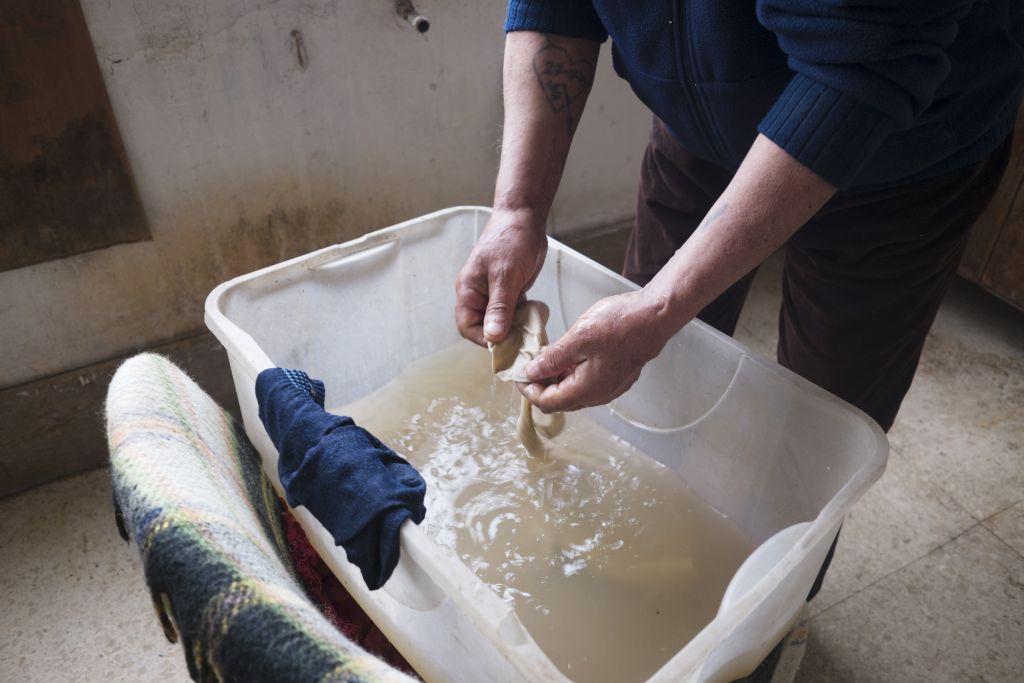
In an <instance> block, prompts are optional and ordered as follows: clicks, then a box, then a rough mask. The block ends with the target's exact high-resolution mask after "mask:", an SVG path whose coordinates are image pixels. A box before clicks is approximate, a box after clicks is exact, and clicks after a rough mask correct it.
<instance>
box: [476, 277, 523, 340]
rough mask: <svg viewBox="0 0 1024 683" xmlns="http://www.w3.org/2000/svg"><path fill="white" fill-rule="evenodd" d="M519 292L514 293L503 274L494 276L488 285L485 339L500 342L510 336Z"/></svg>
mask: <svg viewBox="0 0 1024 683" xmlns="http://www.w3.org/2000/svg"><path fill="white" fill-rule="evenodd" d="M518 296H519V292H513V291H512V290H511V288H510V287H509V286H508V284H507V281H506V278H505V276H504V274H502V273H496V274H492V275H491V277H490V281H489V282H488V283H487V308H486V309H485V310H484V337H485V338H486V339H487V341H489V342H492V343H496V342H500V341H501V340H502V339H504V338H505V337H506V336H507V335H508V330H509V327H511V325H512V315H513V313H514V311H515V304H516V299H517V298H518Z"/></svg>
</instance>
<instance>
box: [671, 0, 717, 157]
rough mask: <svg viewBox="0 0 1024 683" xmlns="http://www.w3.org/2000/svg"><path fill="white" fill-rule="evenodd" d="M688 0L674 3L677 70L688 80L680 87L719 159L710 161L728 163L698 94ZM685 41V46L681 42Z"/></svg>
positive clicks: (700, 131) (705, 138) (696, 121)
mask: <svg viewBox="0 0 1024 683" xmlns="http://www.w3.org/2000/svg"><path fill="white" fill-rule="evenodd" d="M686 3H687V0H678V2H675V3H673V5H674V6H673V10H674V11H673V14H674V17H673V21H675V22H677V26H678V27H679V29H678V30H676V31H673V32H672V33H673V36H674V37H675V41H676V68H677V69H678V70H679V75H680V77H682V78H685V79H686V84H685V85H680V89H681V90H682V91H683V99H684V100H686V104H687V105H688V106H689V107H690V113H691V114H692V115H693V120H694V122H695V123H696V124H697V128H698V129H699V131H698V132H699V133H700V135H701V138H702V139H703V140H704V144H705V145H707V146H708V147H709V148H710V151H711V152H713V153H714V154H715V155H716V156H718V159H709V161H717V162H719V163H723V162H726V161H727V157H726V156H725V155H723V153H722V150H721V149H719V145H718V138H717V137H716V136H715V134H714V129H713V128H712V126H711V123H710V122H709V121H708V120H707V118H705V116H704V109H703V108H702V107H701V103H700V101H699V100H700V93H699V92H698V86H697V72H696V69H695V68H694V58H693V54H694V53H693V49H692V47H691V43H692V41H690V40H688V37H689V35H690V14H689V12H687V11H686ZM683 41H685V44H682V45H681V44H680V42H683Z"/></svg>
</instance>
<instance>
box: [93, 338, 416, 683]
mask: <svg viewBox="0 0 1024 683" xmlns="http://www.w3.org/2000/svg"><path fill="white" fill-rule="evenodd" d="M106 425H107V439H108V443H109V447H110V464H111V471H112V475H113V479H114V498H115V507H116V509H117V510H118V523H119V526H120V528H121V530H122V534H124V535H126V537H130V538H131V540H132V541H134V542H135V544H136V545H137V546H138V549H139V552H140V554H141V556H142V564H143V566H144V568H145V575H146V583H147V584H148V585H149V587H150V590H151V591H152V595H153V604H154V606H155V608H156V611H157V615H158V616H159V618H160V621H161V623H162V625H163V628H164V631H165V633H166V634H167V637H168V638H169V639H170V640H171V641H172V642H176V641H177V640H178V639H179V638H180V640H181V643H182V647H183V648H184V651H185V658H186V660H187V662H188V668H189V673H190V674H191V676H192V679H193V680H195V681H201V682H204V683H205V682H206V681H245V682H246V683H249V682H253V683H258V682H260V681H266V682H267V683H287V682H289V681H294V682H296V683H307V682H308V683H311V682H314V681H367V682H370V681H387V682H391V681H396V682H397V681H411V680H412V679H410V678H408V677H407V676H405V675H404V674H402V673H401V672H399V671H397V670H395V669H392V668H391V667H390V666H388V665H387V664H385V663H384V662H382V661H381V660H379V659H377V658H376V657H374V656H372V655H370V654H368V653H367V652H366V651H364V650H363V649H362V648H360V647H359V646H358V645H356V644H354V643H352V642H350V641H348V640H347V639H346V638H345V637H344V636H343V635H342V634H341V633H340V632H339V631H338V630H337V629H335V628H334V627H333V626H332V625H331V624H330V623H329V622H328V621H327V620H326V619H325V618H324V616H323V615H322V614H321V613H320V612H319V611H318V609H317V608H316V606H314V604H313V603H312V602H311V601H310V600H309V599H308V598H307V597H306V595H305V594H304V592H303V589H302V587H301V584H300V580H299V577H298V576H297V575H296V573H295V568H294V566H293V564H292V560H291V557H290V555H289V551H288V545H287V541H286V538H285V534H284V531H283V529H282V525H281V503H280V502H279V500H278V498H277V495H276V492H275V491H274V489H273V487H272V486H271V484H270V482H269V481H268V479H267V477H266V476H265V475H264V473H263V470H262V468H261V466H260V460H259V456H258V455H257V454H256V452H255V450H254V449H253V448H252V446H251V445H250V444H249V442H248V441H247V439H246V437H245V435H244V432H243V431H242V429H241V428H240V426H239V425H237V424H235V422H234V421H233V419H232V418H231V416H230V415H229V414H228V413H226V412H225V411H224V410H222V409H221V408H220V407H219V406H217V404H215V403H214V402H213V400H212V399H210V397H209V396H207V395H206V394H205V393H204V392H203V391H202V390H201V389H200V388H199V387H198V386H197V385H196V384H195V382H193V381H192V380H191V379H189V377H187V376H186V375H185V374H184V373H183V372H182V371H181V370H180V369H178V368H177V367H176V366H174V365H173V364H172V363H171V362H170V361H168V360H167V359H165V358H163V357H161V356H158V355H154V354H142V355H139V356H136V357H134V358H132V359H130V360H128V361H127V362H125V363H124V364H123V365H122V366H121V367H120V368H119V369H118V371H117V373H116V374H115V375H114V378H113V380H112V381H111V383H110V388H109V390H108V393H107V402H106Z"/></svg>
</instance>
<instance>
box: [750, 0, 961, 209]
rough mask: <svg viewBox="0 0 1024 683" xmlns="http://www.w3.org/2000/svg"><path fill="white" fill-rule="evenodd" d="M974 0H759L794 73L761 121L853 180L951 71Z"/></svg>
mask: <svg viewBox="0 0 1024 683" xmlns="http://www.w3.org/2000/svg"><path fill="white" fill-rule="evenodd" d="M972 4H973V0H758V2H757V14H758V19H759V20H760V22H761V24H762V25H763V26H765V27H766V28H767V29H769V30H770V31H772V32H773V33H775V35H776V37H777V38H778V41H779V46H780V47H781V48H782V50H783V52H785V53H786V56H787V58H788V64H789V67H790V69H792V70H793V71H794V76H793V78H792V80H791V81H790V82H789V85H788V86H787V87H786V89H785V90H784V91H783V93H782V95H780V96H779V98H778V100H776V102H775V104H774V105H773V107H772V108H771V110H770V111H769V112H768V114H767V115H766V116H765V117H764V119H763V120H762V121H761V123H760V125H759V126H758V131H760V132H761V133H762V134H764V135H765V136H766V137H768V138H770V139H771V140H772V141H774V142H775V144H777V145H779V146H780V147H782V148H783V149H784V150H786V152H788V153H789V154H790V155H791V156H793V157H794V158H796V159H797V160H798V161H800V162H801V163H802V164H804V165H805V166H807V167H808V168H810V169H811V170H812V171H814V172H815V173H817V174H818V175H819V176H821V177H822V178H824V179H825V180H827V181H828V182H830V183H832V184H833V185H835V186H837V187H839V188H840V189H846V188H848V187H849V186H850V185H851V184H852V183H853V181H854V180H855V178H856V176H857V173H858V172H859V171H860V170H861V168H862V167H863V166H864V164H865V163H867V162H868V161H869V160H870V159H871V157H872V156H873V155H874V154H875V152H876V151H877V150H878V148H879V147H880V146H881V145H882V143H883V142H884V141H885V139H886V137H888V136H889V135H890V134H892V133H893V132H896V131H899V130H903V129H907V128H909V127H911V126H912V125H913V123H914V121H915V120H916V119H917V118H918V116H920V115H921V113H922V112H923V111H924V110H925V109H927V108H928V106H929V105H930V104H931V103H932V100H933V99H934V97H935V93H936V91H937V90H938V88H939V87H940V86H941V85H942V83H943V81H944V80H945V79H946V77H947V76H948V75H949V73H950V68H951V65H950V60H949V57H948V55H947V54H946V48H948V47H949V45H950V44H951V43H952V42H953V40H954V39H955V38H956V35H957V30H958V22H959V21H960V20H961V19H962V18H963V17H964V15H966V14H967V12H968V11H969V10H970V7H971V5H972Z"/></svg>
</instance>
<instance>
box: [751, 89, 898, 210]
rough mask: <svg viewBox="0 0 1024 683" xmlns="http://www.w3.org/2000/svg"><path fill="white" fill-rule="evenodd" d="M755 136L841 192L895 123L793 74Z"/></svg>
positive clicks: (862, 105) (851, 100) (847, 96)
mask: <svg viewBox="0 0 1024 683" xmlns="http://www.w3.org/2000/svg"><path fill="white" fill-rule="evenodd" d="M757 130H758V131H759V132H760V133H761V134H763V135H764V136H765V137H767V138H769V139H771V140H772V141H773V142H774V143H775V144H777V145H778V146H779V147H781V148H782V149H784V150H786V152H787V153H788V154H789V155H790V156H792V157H793V158H795V159H796V160H797V161H799V162H800V163H802V164H803V165H804V166H806V167H807V168H809V169H811V170H812V171H814V172H815V173H817V174H818V175H819V176H821V177H822V178H824V179H825V180H827V181H828V182H829V183H831V184H833V185H835V186H836V187H838V188H839V189H840V190H846V189H849V187H850V186H851V185H852V184H853V183H854V181H855V180H856V177H857V174H858V173H859V172H860V170H861V169H862V168H863V167H864V164H866V163H867V162H868V161H869V160H870V159H871V157H872V156H873V155H874V154H875V152H876V151H878V148H879V147H880V146H881V144H882V141H883V140H885V138H886V136H887V135H889V133H891V132H893V131H894V130H896V122H895V121H893V120H892V119H890V118H889V117H888V116H886V115H885V114H883V113H882V112H880V111H878V110H877V109H873V108H871V107H869V106H867V105H865V104H862V103H861V102H859V101H857V100H855V99H854V98H852V97H850V96H849V95H846V94H845V93H843V92H841V91H839V90H836V89H835V88H833V87H831V86H829V85H825V84H824V83H820V82H818V81H815V80H814V79H811V78H808V77H807V76H804V75H802V74H797V75H796V76H794V77H793V80H791V81H790V82H789V85H788V86H786V89H785V90H784V91H783V92H782V94H781V95H780V96H779V98H778V99H777V100H776V101H775V104H774V106H772V108H771V110H770V111H769V112H768V115H767V116H765V117H764V119H763V120H762V121H761V123H760V125H758V127H757Z"/></svg>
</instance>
